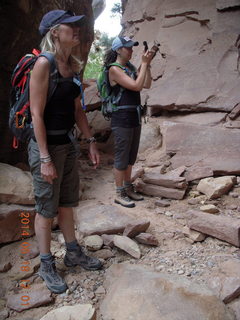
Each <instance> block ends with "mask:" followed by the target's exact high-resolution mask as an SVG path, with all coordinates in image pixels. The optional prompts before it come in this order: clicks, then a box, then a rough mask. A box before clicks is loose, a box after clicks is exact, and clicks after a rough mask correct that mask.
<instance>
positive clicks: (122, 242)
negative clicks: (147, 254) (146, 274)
mask: <svg viewBox="0 0 240 320" xmlns="http://www.w3.org/2000/svg"><path fill="white" fill-rule="evenodd" d="M113 241H114V245H115V246H116V247H118V248H120V249H121V250H123V251H125V252H127V253H128V254H130V255H131V256H133V257H134V258H136V259H139V258H140V257H141V252H140V249H139V246H138V245H137V243H136V242H134V241H133V240H131V239H130V238H128V237H126V236H118V235H115V236H114V238H113Z"/></svg>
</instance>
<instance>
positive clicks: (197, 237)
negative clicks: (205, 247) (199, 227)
mask: <svg viewBox="0 0 240 320" xmlns="http://www.w3.org/2000/svg"><path fill="white" fill-rule="evenodd" d="M182 232H183V234H184V235H185V236H186V237H188V238H190V239H191V240H193V241H194V242H198V241H203V240H205V239H206V235H205V234H204V233H201V232H198V231H195V230H191V229H190V228H188V227H187V226H185V227H183V230H182Z"/></svg>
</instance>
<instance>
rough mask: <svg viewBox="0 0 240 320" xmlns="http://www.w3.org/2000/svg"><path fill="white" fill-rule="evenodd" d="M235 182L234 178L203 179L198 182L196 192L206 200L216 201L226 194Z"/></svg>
mask: <svg viewBox="0 0 240 320" xmlns="http://www.w3.org/2000/svg"><path fill="white" fill-rule="evenodd" d="M236 182H237V180H236V177H234V176H228V177H218V178H212V177H211V178H205V179H202V180H201V181H200V182H199V184H198V185H197V190H198V191H200V192H202V193H203V194H205V195H206V196H207V197H208V199H217V198H220V197H221V196H222V195H224V194H226V193H228V191H229V190H231V188H232V187H233V185H234V184H236Z"/></svg>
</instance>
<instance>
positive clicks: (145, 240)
mask: <svg viewBox="0 0 240 320" xmlns="http://www.w3.org/2000/svg"><path fill="white" fill-rule="evenodd" d="M135 240H136V241H137V242H139V243H142V244H147V245H150V246H158V245H159V243H158V240H157V238H156V237H154V235H152V234H151V233H146V232H142V233H140V234H138V235H137V236H136V237H135Z"/></svg>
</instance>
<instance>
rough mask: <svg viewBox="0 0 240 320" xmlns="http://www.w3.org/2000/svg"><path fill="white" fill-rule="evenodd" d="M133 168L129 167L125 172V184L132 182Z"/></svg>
mask: <svg viewBox="0 0 240 320" xmlns="http://www.w3.org/2000/svg"><path fill="white" fill-rule="evenodd" d="M132 167H133V166H131V165H128V167H127V169H126V170H125V171H124V172H125V175H124V182H131V175H132Z"/></svg>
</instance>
